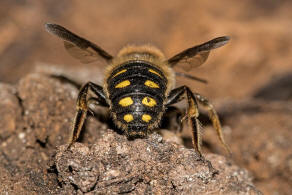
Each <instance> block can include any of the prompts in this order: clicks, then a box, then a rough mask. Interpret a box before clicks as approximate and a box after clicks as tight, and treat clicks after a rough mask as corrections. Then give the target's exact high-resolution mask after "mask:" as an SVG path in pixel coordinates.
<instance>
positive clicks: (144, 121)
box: [45, 24, 229, 155]
mask: <svg viewBox="0 0 292 195" xmlns="http://www.w3.org/2000/svg"><path fill="white" fill-rule="evenodd" d="M45 26H46V30H47V31H48V32H50V33H52V34H54V35H56V36H58V37H60V38H61V39H63V40H64V46H65V48H66V50H67V51H68V52H69V54H70V55H72V56H73V57H75V58H77V59H79V60H80V61H81V62H83V63H90V62H94V61H97V60H100V59H101V60H105V61H106V63H107V64H108V66H107V68H106V70H105V79H104V83H103V86H99V85H97V84H95V83H92V82H88V83H86V84H85V85H83V87H82V88H81V89H80V92H79V95H78V98H77V105H76V107H77V112H76V115H75V119H74V124H73V129H72V131H71V136H70V139H69V145H72V144H73V143H74V142H76V140H77V139H78V137H79V134H80V131H81V129H82V126H83V124H84V121H85V119H86V116H87V112H88V111H90V109H89V105H90V104H91V103H97V104H98V105H100V106H104V107H108V108H109V111H110V113H111V117H112V119H113V122H114V124H115V125H116V126H117V127H118V128H119V129H121V130H123V131H124V132H125V134H126V135H127V136H128V137H129V138H135V137H145V136H147V134H148V133H149V131H151V130H153V129H155V128H157V127H158V126H159V124H160V121H161V119H162V116H163V114H164V113H165V111H166V109H167V108H168V107H169V106H171V105H173V104H175V103H177V102H179V101H181V100H183V99H186V100H187V105H188V106H187V109H186V113H185V116H184V117H183V118H182V121H181V122H183V121H184V120H187V121H188V122H189V124H190V126H191V127H192V135H193V139H192V140H193V145H194V148H195V150H196V151H197V152H198V153H199V154H200V155H201V132H200V131H201V130H200V122H199V120H198V116H199V110H198V103H199V104H201V105H202V106H203V107H205V108H206V109H207V110H208V113H209V117H210V119H211V121H212V123H213V126H214V128H215V129H216V131H217V135H218V137H219V140H220V141H221V143H222V144H223V146H224V148H225V149H226V150H227V151H229V149H228V146H227V145H226V143H225V141H224V138H223V134H222V128H221V125H220V121H219V118H218V115H217V113H216V111H215V109H214V108H213V106H212V104H210V103H209V101H208V100H207V98H205V97H203V96H202V95H200V94H198V93H193V92H192V91H191V89H190V88H189V87H188V86H181V87H178V88H175V72H174V70H173V67H174V66H176V65H179V64H180V65H188V66H190V67H191V68H192V67H197V66H199V65H201V64H203V63H204V62H205V61H206V60H207V58H208V56H209V53H210V51H211V50H212V49H216V48H218V47H221V46H223V45H225V44H226V43H227V42H228V40H229V37H226V36H224V37H218V38H215V39H213V40H210V41H208V42H205V43H203V44H201V45H197V46H194V47H191V48H189V49H186V50H184V51H182V52H181V53H179V54H177V55H175V56H173V57H171V58H169V59H167V58H165V56H164V55H163V53H162V52H161V51H160V50H159V49H157V48H156V47H154V46H150V45H144V46H126V47H124V48H122V49H121V50H120V51H119V53H118V54H117V56H115V57H114V56H112V55H110V54H109V53H108V52H106V51H105V50H103V49H102V48H100V47H99V46H97V45H96V44H94V43H92V42H90V41H88V40H86V39H84V38H82V37H80V36H78V35H76V34H74V33H72V32H70V31H69V30H67V29H65V28H64V27H62V26H60V25H57V24H46V25H45ZM189 77H191V78H194V79H197V80H200V79H199V78H195V77H192V76H189ZM92 92H93V93H92Z"/></svg>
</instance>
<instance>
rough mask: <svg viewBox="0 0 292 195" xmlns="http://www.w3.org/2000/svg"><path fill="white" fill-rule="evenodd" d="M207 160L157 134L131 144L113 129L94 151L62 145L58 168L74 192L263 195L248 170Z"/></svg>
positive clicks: (61, 178)
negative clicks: (241, 194)
mask: <svg viewBox="0 0 292 195" xmlns="http://www.w3.org/2000/svg"><path fill="white" fill-rule="evenodd" d="M206 158H207V159H209V160H210V161H207V160H202V159H201V158H200V157H198V156H197V155H196V154H195V152H194V151H193V150H192V149H186V148H184V147H183V146H179V145H176V144H171V143H167V142H164V141H163V139H162V137H161V136H160V135H158V134H156V133H154V134H152V135H151V136H149V138H148V139H136V140H134V141H129V140H127V139H126V137H125V136H123V135H118V134H117V133H115V132H113V131H108V132H107V133H105V134H104V135H103V136H102V138H101V139H99V140H98V141H97V142H96V144H93V145H90V146H89V147H88V146H85V145H83V144H80V143H77V144H75V145H74V146H73V147H72V148H71V149H67V147H66V145H63V146H61V147H60V148H59V150H58V152H57V155H56V159H55V165H56V168H57V172H58V179H59V181H60V182H61V183H62V186H63V188H65V189H67V190H71V193H73V192H75V191H76V190H77V192H83V193H86V192H91V193H96V194H118V193H133V194H207V193H213V194H218V193H222V194H239V193H246V194H252V193H254V194H260V193H259V191H257V190H256V189H255V187H254V186H253V185H252V183H251V177H250V176H249V175H248V173H247V171H245V170H243V169H241V168H239V167H238V166H235V165H234V164H233V163H231V162H229V161H228V160H226V159H225V158H224V157H221V156H218V155H214V154H209V155H207V156H206ZM212 165H213V167H214V168H213V167H212Z"/></svg>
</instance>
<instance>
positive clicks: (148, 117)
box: [142, 114, 152, 123]
mask: <svg viewBox="0 0 292 195" xmlns="http://www.w3.org/2000/svg"><path fill="white" fill-rule="evenodd" d="M151 119H152V117H151V116H150V115H149V114H143V115H142V121H144V122H146V123H148V122H149V121H150V120H151Z"/></svg>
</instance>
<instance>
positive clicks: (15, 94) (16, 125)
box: [0, 74, 260, 194]
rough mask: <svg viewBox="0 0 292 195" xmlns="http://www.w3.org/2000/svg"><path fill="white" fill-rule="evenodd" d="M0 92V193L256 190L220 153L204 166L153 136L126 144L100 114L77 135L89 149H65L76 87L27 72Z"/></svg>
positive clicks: (192, 155)
mask: <svg viewBox="0 0 292 195" xmlns="http://www.w3.org/2000/svg"><path fill="white" fill-rule="evenodd" d="M0 88H1V93H0V94H1V95H0V102H1V110H0V111H1V118H0V127H1V128H0V135H1V137H0V140H1V144H0V175H1V177H0V183H1V185H0V191H1V193H4V194H5V193H8V194H71V193H75V192H76V193H81V192H84V193H85V192H86V193H87V192H92V193H99V192H100V193H109V194H110V193H118V192H120V193H126V192H132V193H137V194H141V193H144V192H146V193H148V194H151V193H162V194H163V193H173V194H178V193H182V192H185V193H190V192H192V193H195V192H197V193H204V192H208V193H213V194H214V193H215V194H216V193H218V192H222V193H223V192H224V193H230V194H234V193H260V192H259V191H257V190H256V188H255V187H254V186H253V184H252V182H251V179H252V177H251V176H250V175H249V174H248V172H247V171H246V170H244V169H242V168H239V167H238V166H236V165H234V164H233V163H231V162H229V161H228V160H226V159H225V158H224V157H222V156H218V155H214V154H209V155H206V159H208V160H209V161H210V162H209V161H206V160H205V161H204V160H202V159H200V158H199V157H198V156H197V155H196V154H195V153H194V151H193V150H192V149H186V148H184V147H183V146H182V145H177V144H174V143H170V142H165V141H163V139H162V137H161V136H160V135H158V134H156V133H154V134H152V135H151V136H149V138H148V139H136V140H134V141H129V140H127V139H126V137H125V136H123V135H120V134H118V133H116V132H113V131H112V130H107V128H108V125H107V123H102V122H100V120H99V119H102V117H98V116H95V117H89V119H88V123H87V125H86V131H85V132H84V133H83V134H82V136H81V141H82V142H83V143H86V144H88V145H84V144H81V143H76V144H74V145H73V146H72V148H71V149H70V150H65V148H66V145H62V144H64V143H66V140H67V138H68V133H69V131H70V128H71V125H72V123H71V120H72V118H73V115H74V107H75V99H76V95H77V89H76V88H75V87H73V86H72V85H71V84H69V83H64V81H60V80H58V79H56V78H51V77H48V76H45V75H42V74H30V75H28V76H26V77H24V78H23V79H21V80H20V82H19V83H18V85H17V86H12V85H7V84H1V85H0ZM2 108H3V109H2ZM101 111H102V110H101ZM56 146H59V147H58V148H56ZM211 164H212V165H213V167H214V168H212V166H211Z"/></svg>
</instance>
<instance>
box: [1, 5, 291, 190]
mask: <svg viewBox="0 0 292 195" xmlns="http://www.w3.org/2000/svg"><path fill="white" fill-rule="evenodd" d="M291 10H292V2H291V1H288V0H277V1H276V0H258V1H253V0H246V1H232V0H221V1H192V0H189V1H174V0H163V1H146V0H145V1H135V0H125V1H92V0H87V1H78V0H63V1H58V0H50V1H37V0H30V1H28V0H23V1H18V0H1V2H0V81H1V82H9V83H16V82H17V81H18V80H19V79H20V78H21V77H22V76H24V75H25V74H27V73H29V72H31V71H33V70H34V66H35V65H39V64H52V65H57V66H60V67H65V69H67V70H68V71H69V72H70V71H71V72H72V73H74V74H75V75H77V76H78V74H79V73H78V71H79V70H80V71H81V70H82V68H83V70H88V71H90V70H91V68H92V69H94V68H96V67H98V68H99V69H100V71H99V72H96V77H100V75H102V74H100V73H101V71H102V69H103V67H104V66H103V64H88V65H82V64H80V63H79V62H78V61H77V60H75V59H73V58H72V57H71V56H69V55H68V54H67V53H66V51H65V50H64V48H63V44H62V42H61V41H60V40H59V39H58V38H56V37H54V36H52V35H50V34H48V33H47V32H46V31H45V30H44V23H46V22H50V23H57V24H60V25H62V26H64V27H66V28H68V29H70V30H71V31H72V32H75V33H76V34H78V35H80V36H82V37H85V38H87V39H88V40H91V41H92V42H94V43H97V44H98V45H99V46H101V47H102V48H104V49H105V50H107V51H108V52H109V53H111V54H112V55H115V54H116V53H117V52H118V50H119V49H120V48H121V47H123V46H124V45H126V44H129V43H133V44H143V43H151V44H153V45H156V46H157V47H158V48H160V49H161V50H162V51H163V52H164V53H165V55H166V56H168V57H171V56H172V55H174V54H177V53H178V52H180V51H182V50H184V49H186V48H189V47H191V46H193V45H196V44H200V43H203V42H205V41H208V40H210V39H213V38H215V37H218V36H223V35H228V36H230V37H231V41H230V43H229V44H227V45H226V46H224V47H222V48H220V49H217V50H215V51H213V52H212V53H211V55H210V57H209V59H208V61H207V62H206V64H204V65H203V66H202V67H199V68H197V69H194V70H193V71H192V72H191V74H193V75H195V76H199V77H203V78H205V79H207V80H208V81H209V84H208V85H204V84H201V83H198V82H193V81H190V80H187V79H185V78H177V82H178V85H180V84H182V83H184V84H188V85H191V86H192V89H193V90H194V91H197V92H200V93H202V94H204V95H205V96H207V97H209V98H210V99H212V100H214V101H218V100H220V99H233V100H235V99H237V100H238V99H246V98H250V97H253V96H257V95H258V94H260V95H261V93H266V92H265V89H266V88H265V87H266V85H267V84H269V83H273V82H275V81H279V82H280V84H279V85H276V86H275V87H274V89H275V88H277V89H278V88H281V87H283V88H281V89H282V91H281V90H280V91H275V92H273V91H272V92H271V91H269V90H268V92H267V93H271V94H272V95H273V93H274V95H275V94H276V96H277V93H281V94H283V93H285V97H284V99H285V100H286V101H290V100H291V99H292V92H291V91H292V87H289V86H291V85H290V84H291V83H292V81H291V80H292V55H291V54H292V11H291ZM178 70H180V69H179V68H178ZM81 74H82V73H81V72H80V75H81ZM96 80H98V81H100V80H101V79H100V78H97V79H96ZM83 81H84V82H85V80H84V79H83ZM281 81H282V82H281ZM279 86H280V87H279ZM268 89H269V88H268ZM281 94H280V95H279V96H281ZM276 99H277V98H276ZM280 99H281V97H280ZM282 99H283V98H282ZM229 141H230V140H229ZM291 163H292V161H291ZM243 164H244V163H243ZM291 167H292V164H291ZM291 169H292V168H291ZM291 181H292V180H291ZM275 182H276V181H275ZM288 182H289V181H288ZM255 183H256V184H258V185H259V188H260V189H261V190H263V191H264V192H271V191H269V186H268V185H265V184H263V183H265V182H262V181H261V180H258V178H256V182H255ZM284 183H285V181H284ZM275 185H277V184H275ZM279 185H280V186H278V187H277V188H278V189H280V188H281V184H279ZM285 187H287V185H285ZM270 188H272V187H270ZM279 192H281V191H279ZM286 192H287V191H286Z"/></svg>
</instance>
